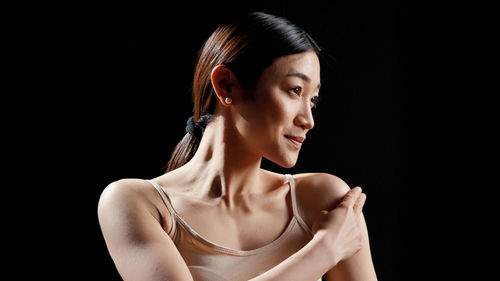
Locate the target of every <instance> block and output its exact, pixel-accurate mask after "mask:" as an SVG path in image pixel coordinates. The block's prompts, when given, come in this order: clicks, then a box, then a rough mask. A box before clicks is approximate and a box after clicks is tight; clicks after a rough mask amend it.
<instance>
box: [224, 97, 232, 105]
mask: <svg viewBox="0 0 500 281" xmlns="http://www.w3.org/2000/svg"><path fill="white" fill-rule="evenodd" d="M225 101H226V103H227V104H231V103H232V102H233V100H232V99H231V98H226V99H225Z"/></svg>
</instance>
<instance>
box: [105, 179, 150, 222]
mask: <svg viewBox="0 0 500 281" xmlns="http://www.w3.org/2000/svg"><path fill="white" fill-rule="evenodd" d="M155 193H156V192H155V190H154V187H153V186H152V185H151V184H150V183H149V182H147V181H145V180H143V179H121V180H118V181H115V182H112V183H110V184H109V185H108V186H106V187H105V188H104V190H103V191H102V193H101V196H100V198H99V205H98V215H99V216H100V217H101V216H103V215H104V214H105V213H108V212H118V211H121V212H127V211H134V209H136V208H146V209H147V210H148V211H150V212H151V214H153V215H155V217H158V216H157V214H158V210H157V204H156V202H157V201H158V200H157V199H158V198H157V197H158V196H157V194H155Z"/></svg>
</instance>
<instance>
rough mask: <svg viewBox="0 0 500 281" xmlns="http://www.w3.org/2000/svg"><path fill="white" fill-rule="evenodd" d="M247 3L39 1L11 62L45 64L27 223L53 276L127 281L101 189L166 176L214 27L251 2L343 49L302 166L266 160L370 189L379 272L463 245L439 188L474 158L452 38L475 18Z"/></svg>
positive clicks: (33, 134) (404, 271)
mask: <svg viewBox="0 0 500 281" xmlns="http://www.w3.org/2000/svg"><path fill="white" fill-rule="evenodd" d="M252 3H253V4H250V3H239V4H236V2H216V3H215V2H214V3H205V4H199V3H175V4H173V3H172V4H163V5H147V4H137V3H126V4H124V3H120V4H113V5H112V4H106V5H104V4H99V5H90V4H81V5H78V4H74V3H73V4H71V5H66V6H64V5H54V6H52V7H47V6H44V7H33V6H32V7H30V9H29V10H30V12H31V13H33V14H34V15H36V17H35V18H36V19H35V20H33V21H30V22H29V23H28V24H27V25H26V29H25V30H26V32H25V33H20V34H18V35H17V36H18V37H28V40H27V41H28V43H27V44H19V47H20V50H21V53H22V54H23V57H24V58H25V59H26V62H25V63H24V61H23V62H21V63H18V64H16V68H15V69H22V70H23V71H27V72H28V73H30V74H34V75H33V77H35V78H33V79H32V80H30V81H24V83H21V84H20V85H21V86H22V87H25V85H28V86H29V87H30V89H36V90H35V91H30V92H31V94H32V95H19V96H18V99H19V100H20V101H21V102H23V99H29V106H27V107H26V108H24V111H25V112H27V111H30V112H34V113H35V114H33V115H30V116H32V117H31V118H28V120H25V121H23V122H24V123H23V125H22V126H17V127H16V132H17V133H19V134H20V135H22V136H23V137H22V142H21V143H22V145H23V148H24V149H23V150H24V151H25V152H28V154H29V155H30V158H29V160H26V158H24V157H19V158H20V159H21V161H19V162H15V166H19V167H21V168H22V169H23V170H24V171H28V172H25V174H29V175H32V176H33V178H32V179H31V177H30V180H29V182H30V183H34V185H33V186H34V187H36V188H34V190H35V191H37V193H36V194H37V195H36V196H34V197H37V198H34V199H35V200H36V201H37V203H38V204H40V205H36V207H30V208H27V209H28V210H29V211H33V210H35V211H39V212H40V214H41V213H42V211H43V217H42V216H41V215H40V216H36V215H33V213H30V215H28V216H24V220H22V221H21V222H22V224H24V225H26V222H28V223H27V224H28V225H29V227H30V232H29V233H28V237H31V238H33V237H36V238H39V240H38V239H37V240H36V241H37V242H35V244H37V246H40V245H42V248H41V249H40V250H37V251H36V252H37V254H41V255H42V256H45V257H48V256H50V255H51V253H52V254H53V252H55V251H57V254H56V257H54V256H52V258H50V259H49V260H48V261H47V260H45V262H47V263H43V264H44V265H45V266H43V269H42V271H43V272H44V273H46V274H51V275H62V276H63V277H65V278H70V279H73V278H77V277H81V278H82V279H88V280H120V278H119V275H118V274H117V272H116V270H115V268H114V265H113V263H112V260H111V258H110V257H109V254H108V253H107V250H106V247H105V244H104V240H103V237H102V234H101V232H100V229H99V225H98V221H97V203H98V199H99V196H100V193H101V192H102V190H103V189H104V188H105V187H106V185H107V184H109V183H111V182H112V181H115V180H118V179H121V178H152V177H156V176H158V175H159V174H161V173H163V172H164V171H165V169H166V164H167V162H168V159H169V157H170V154H171V152H172V151H173V149H174V147H175V145H176V144H177V143H178V141H180V139H181V138H182V137H183V135H184V127H185V122H186V120H187V118H188V117H189V116H191V115H192V103H191V96H190V83H191V79H192V75H193V70H194V63H195V58H196V55H197V52H198V50H199V49H200V47H201V45H202V44H203V42H204V41H205V40H206V39H207V38H208V36H210V34H211V32H212V31H213V30H214V29H215V28H216V27H217V26H218V24H220V23H221V22H223V21H224V20H225V19H227V18H228V17H230V16H231V15H233V14H236V13H239V12H245V11H263V12H268V13H272V14H276V15H281V16H284V17H286V18H288V19H290V20H291V21H292V22H294V23H296V24H297V25H299V26H301V27H302V28H304V29H305V30H306V31H308V32H309V33H310V34H311V35H312V36H313V38H315V39H316V40H317V41H318V43H319V44H320V45H321V46H322V47H324V48H325V49H326V50H327V52H328V54H329V55H330V56H331V57H334V59H327V60H325V61H323V62H322V65H321V67H322V89H321V92H320V95H321V102H320V104H319V107H318V108H317V109H316V112H315V113H314V114H315V123H316V125H315V128H314V129H313V130H312V131H311V132H310V133H309V134H308V141H307V144H305V145H304V147H303V148H302V151H301V153H300V155H299V160H298V163H297V165H296V166H295V167H293V168H292V169H288V170H286V169H283V168H280V167H277V166H276V165H274V164H272V163H270V162H268V161H266V160H263V166H264V168H266V169H271V170H273V171H276V172H281V173H292V174H294V173H302V172H327V173H331V174H335V175H337V176H339V177H340V178H342V179H343V180H344V181H346V182H347V183H348V184H349V185H350V186H356V185H360V186H362V187H363V189H364V192H366V194H367V196H368V200H367V204H366V205H365V211H364V213H365V217H366V220H367V224H368V229H369V234H370V240H371V247H372V255H373V261H374V264H375V269H376V271H377V274H378V277H379V280H384V281H385V280H410V279H418V278H420V277H424V276H427V272H428V271H434V270H435V268H436V266H437V265H438V264H439V263H440V262H441V261H442V258H443V257H444V255H445V254H448V252H449V250H452V249H453V246H452V245H449V242H448V238H447V237H446V236H445V232H444V231H443V229H445V228H447V227H448V224H451V223H448V222H446V221H448V219H449V218H450V211H449V210H446V211H445V212H441V210H442V205H443V203H442V202H441V199H438V198H441V197H442V196H443V195H445V197H447V196H448V195H449V194H448V193H446V190H443V189H446V188H445V187H444V186H443V185H442V184H443V183H445V182H449V183H451V182H452V181H453V179H452V178H451V176H450V175H449V174H447V172H446V170H447V168H449V167H451V166H453V162H454V161H461V160H462V159H463V158H465V157H466V156H467V155H466V154H467V153H465V155H464V153H461V154H460V155H458V156H457V155H456V154H455V153H454V152H455V148H456V146H458V145H457V144H455V142H453V141H450V139H452V138H453V136H455V134H456V132H455V129H456V128H457V127H460V130H459V131H460V133H459V134H460V135H461V136H462V137H463V136H464V135H466V134H464V132H465V130H466V129H464V128H463V126H464V123H463V122H462V123H461V120H462V117H461V115H460V114H457V111H456V109H450V108H453V107H454V106H455V105H456V104H457V103H458V102H459V101H458V100H459V99H460V97H459V96H457V95H456V91H455V90H456V89H457V88H460V89H461V90H464V89H466V88H467V86H468V84H467V80H466V79H464V76H463V74H461V71H460V70H457V68H456V67H458V64H457V60H458V59H457V58H460V59H461V60H464V59H463V57H464V55H463V54H462V51H461V50H458V49H457V48H455V47H456V46H457V45H459V44H458V43H460V42H461V43H463V42H465V41H467V40H464V41H462V40H461V39H459V40H457V37H456V34H457V33H460V34H464V33H463V32H465V31H464V29H463V28H462V27H464V26H465V25H464V19H465V21H466V19H467V17H463V18H462V17H461V18H460V19H457V18H455V17H454V16H453V15H452V13H450V12H449V10H447V11H448V12H445V9H437V8H438V7H437V6H436V5H430V4H429V5H427V4H423V3H421V4H418V5H409V4H405V3H402V2H400V1H364V2H359V1H306V2H296V1H275V2H271V1H268V2H265V3H256V2H252ZM443 6H444V5H443ZM450 7H451V6H450ZM38 8H40V9H41V8H43V11H44V12H43V13H37V9H38ZM446 8H449V7H446ZM451 8H453V7H451ZM26 18H29V16H28V17H26ZM18 22H22V20H18ZM455 40H456V41H455ZM455 43H457V45H455ZM33 46H36V47H33ZM28 66H29V67H28ZM450 85H453V86H450ZM26 88H28V87H27V86H26ZM21 92H22V91H21ZM451 96H453V98H452V99H450V97H451ZM458 111H460V110H458ZM460 112H462V111H460ZM24 134H26V136H25V135H24ZM24 136H25V137H24ZM33 138H36V140H37V141H32V140H33ZM447 187H448V188H449V186H447ZM39 198H44V201H43V202H42V203H41V202H40V200H37V199H39ZM45 198H47V199H48V200H45ZM450 200H451V199H450ZM45 211H47V212H45ZM453 214H455V215H456V214H457V213H456V212H454V213H453ZM451 220H452V221H453V220H454V219H451ZM34 222H36V223H37V224H36V226H33V225H35V224H33V223H34ZM429 245H432V246H429ZM434 245H440V247H439V250H437V251H434V250H432V251H430V250H429V249H430V248H432V247H433V246H434ZM445 252H446V253H445ZM47 264H48V265H47ZM436 274H437V273H434V275H436Z"/></svg>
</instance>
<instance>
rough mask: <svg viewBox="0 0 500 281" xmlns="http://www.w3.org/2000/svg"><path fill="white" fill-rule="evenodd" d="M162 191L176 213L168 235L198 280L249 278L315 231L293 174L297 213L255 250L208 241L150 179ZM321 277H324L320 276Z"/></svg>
mask: <svg viewBox="0 0 500 281" xmlns="http://www.w3.org/2000/svg"><path fill="white" fill-rule="evenodd" d="M149 182H150V183H151V184H152V185H153V186H154V187H155V188H156V190H157V191H158V193H159V194H160V196H161V198H162V199H163V201H164V202H165V205H166V206H167V209H168V211H169V212H170V215H171V217H172V227H171V229H170V230H169V231H168V235H169V236H170V237H171V238H172V240H173V241H174V243H175V245H176V247H177V249H178V250H179V252H180V253H181V255H182V257H183V258H184V261H185V262H186V264H187V266H188V268H189V270H190V271H191V275H192V276H193V279H194V280H195V281H240V280H241V281H246V280H249V279H251V278H253V277H255V276H258V275H259V274H262V273H264V272H266V271H267V270H269V269H271V268H273V267H274V266H276V265H278V264H279V263H280V262H282V261H283V260H285V259H286V258H288V257H289V256H291V255H292V254H294V253H295V252H297V251H298V250H300V249H301V248H302V247H303V246H305V245H306V244H307V243H308V242H309V241H310V240H311V239H312V232H311V229H310V228H309V226H308V225H307V224H306V223H305V222H304V220H303V219H302V217H301V216H300V214H299V212H298V208H299V207H298V202H297V199H296V194H295V181H294V179H293V176H292V175H290V174H286V175H285V182H284V183H288V184H289V185H290V195H291V196H290V198H291V201H292V202H291V203H292V209H293V216H292V218H291V219H290V222H289V223H288V226H287V227H286V229H285V230H284V231H283V232H282V233H281V235H280V236H279V237H278V238H276V239H275V240H274V241H272V242H271V243H269V244H267V245H264V246H262V247H259V248H256V249H251V250H236V249H230V248H227V247H224V246H221V245H217V244H215V243H213V242H210V241H208V240H207V239H205V238H204V237H202V236H201V235H200V234H198V233H197V232H196V231H195V230H194V229H192V228H191V227H190V226H189V225H188V224H187V223H186V222H185V221H184V220H183V219H182V218H181V217H180V216H179V215H178V214H177V212H176V211H175V209H174V207H173V206H172V203H171V202H170V200H169V198H168V195H167V194H166V193H165V191H164V189H163V188H162V187H161V186H159V185H158V184H157V183H155V182H153V181H149ZM318 281H321V279H319V280H318Z"/></svg>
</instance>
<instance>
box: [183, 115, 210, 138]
mask: <svg viewBox="0 0 500 281" xmlns="http://www.w3.org/2000/svg"><path fill="white" fill-rule="evenodd" d="M211 120H212V114H205V115H203V116H201V117H200V119H199V120H198V122H194V116H191V117H189V119H188V120H187V123H186V133H188V134H190V135H191V136H193V138H195V140H196V141H198V142H200V140H201V137H202V136H203V132H205V128H206V127H207V124H208V123H209V122H210V121H211Z"/></svg>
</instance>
